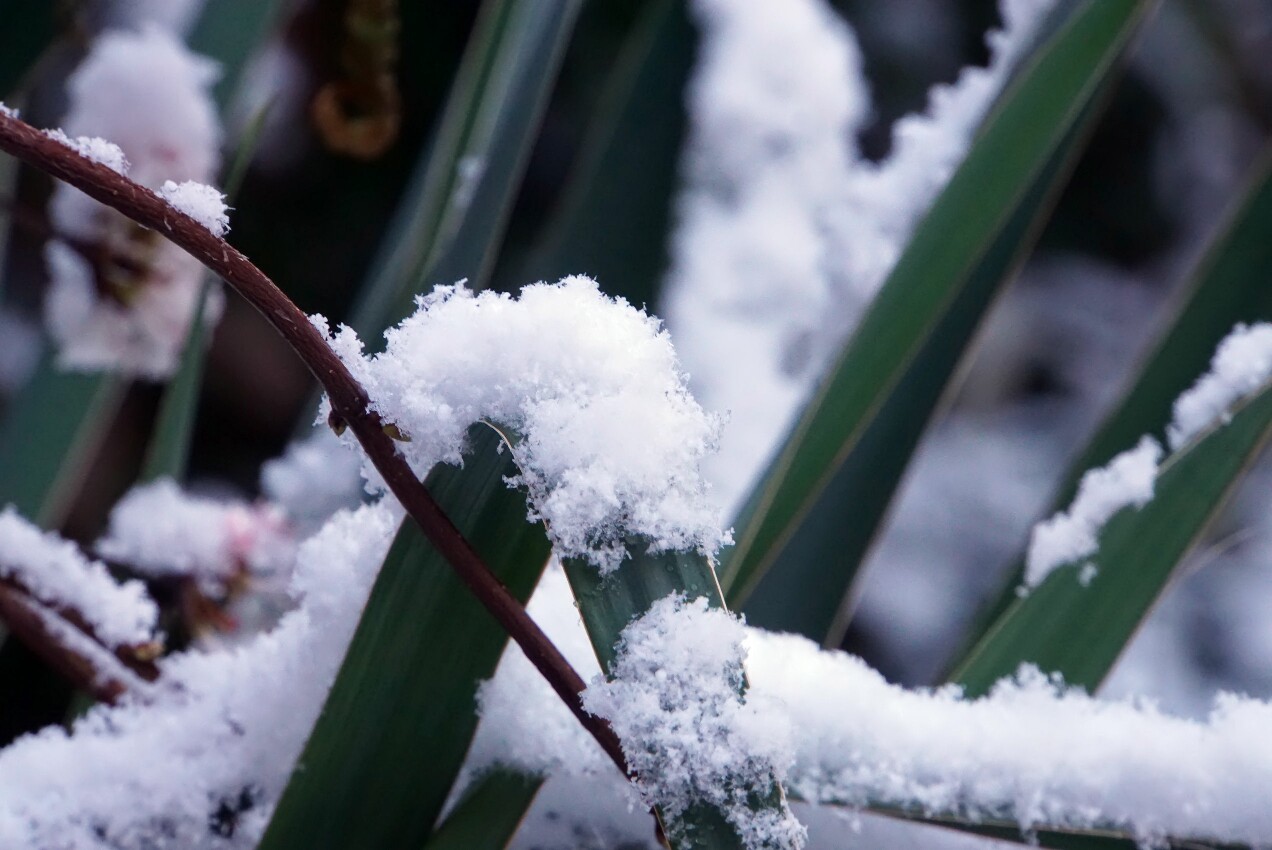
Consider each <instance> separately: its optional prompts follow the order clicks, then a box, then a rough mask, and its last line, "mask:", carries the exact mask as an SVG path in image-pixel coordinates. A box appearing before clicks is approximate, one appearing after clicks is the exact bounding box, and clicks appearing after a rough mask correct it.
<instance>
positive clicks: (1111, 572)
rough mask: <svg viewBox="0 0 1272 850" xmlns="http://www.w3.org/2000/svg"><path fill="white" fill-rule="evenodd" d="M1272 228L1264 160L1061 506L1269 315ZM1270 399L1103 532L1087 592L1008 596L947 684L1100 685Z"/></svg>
mask: <svg viewBox="0 0 1272 850" xmlns="http://www.w3.org/2000/svg"><path fill="white" fill-rule="evenodd" d="M1269 227H1272V177H1270V175H1269V161H1267V160H1265V161H1264V162H1263V163H1262V164H1261V165H1260V166H1259V172H1258V177H1257V179H1256V180H1255V183H1254V189H1253V191H1252V192H1250V193H1249V194H1248V195H1247V196H1246V197H1245V198H1244V199H1243V201H1242V202H1241V203H1240V204H1239V205H1238V208H1237V212H1236V213H1235V215H1234V216H1233V217H1232V218H1231V219H1229V224H1228V226H1227V227H1225V228H1224V229H1223V230H1222V232H1221V234H1220V237H1219V238H1218V239H1217V240H1216V241H1215V243H1214V245H1213V247H1212V248H1211V249H1210V250H1209V251H1208V252H1207V256H1206V258H1205V259H1204V260H1203V262H1202V264H1201V265H1200V267H1199V269H1198V272H1197V275H1196V277H1195V279H1194V282H1193V284H1192V285H1191V286H1190V287H1189V288H1188V290H1187V294H1186V295H1185V297H1184V301H1183V303H1182V304H1181V309H1180V312H1179V314H1178V316H1177V318H1176V320H1175V322H1174V324H1173V326H1172V327H1171V328H1170V330H1169V331H1168V332H1167V333H1166V334H1165V336H1164V337H1163V338H1162V341H1161V342H1160V343H1159V345H1158V347H1157V349H1156V351H1155V353H1154V354H1153V356H1152V357H1151V358H1150V359H1149V361H1148V364H1147V366H1146V367H1145V369H1144V370H1143V371H1142V373H1141V375H1140V377H1139V379H1138V380H1137V381H1136V383H1135V385H1134V386H1133V387H1132V388H1131V390H1130V391H1129V392H1128V393H1127V395H1126V396H1125V398H1124V400H1123V402H1122V403H1121V404H1119V405H1118V407H1117V408H1116V410H1115V411H1114V413H1113V414H1111V415H1110V417H1109V418H1108V420H1106V422H1105V424H1104V425H1103V426H1102V427H1101V429H1100V431H1099V432H1098V433H1097V435H1096V436H1095V438H1094V439H1093V440H1092V441H1091V443H1090V445H1089V446H1088V447H1087V449H1086V450H1085V451H1084V452H1083V453H1082V456H1081V458H1080V459H1079V462H1078V464H1076V465H1075V466H1074V467H1073V469H1072V470H1071V472H1070V474H1069V476H1068V479H1067V481H1066V483H1065V486H1064V488H1063V491H1062V494H1061V497H1060V498H1059V499H1057V505H1058V506H1063V505H1065V504H1067V503H1068V502H1069V501H1070V500H1071V499H1072V495H1073V493H1074V491H1075V489H1076V481H1077V480H1078V478H1079V477H1080V475H1081V472H1082V471H1084V470H1085V469H1087V468H1088V467H1091V466H1099V465H1103V464H1104V463H1106V462H1107V461H1108V460H1109V459H1110V458H1111V457H1112V456H1113V455H1114V454H1116V453H1117V452H1118V451H1120V450H1122V449H1126V448H1129V447H1130V446H1131V445H1132V444H1133V443H1134V441H1135V440H1136V439H1137V438H1138V436H1139V434H1141V433H1145V432H1148V433H1160V431H1161V430H1162V428H1163V425H1164V423H1165V422H1166V421H1167V420H1168V419H1169V418H1170V409H1171V405H1172V403H1173V402H1174V399H1175V398H1176V397H1177V396H1178V395H1179V393H1181V392H1182V391H1183V390H1185V389H1187V388H1188V386H1189V385H1191V383H1192V382H1193V381H1194V380H1195V379H1196V377H1197V375H1198V374H1200V373H1202V372H1203V371H1204V370H1205V368H1206V365H1207V363H1208V362H1209V360H1210V357H1211V355H1212V354H1213V351H1214V348H1215V346H1216V345H1217V344H1218V342H1219V340H1220V339H1222V338H1223V336H1225V335H1226V334H1227V332H1228V331H1229V330H1231V328H1232V325H1233V324H1235V323H1236V322H1238V321H1250V320H1255V319H1260V318H1272V296H1269V293H1268V292H1267V287H1266V281H1267V280H1268V279H1269V277H1270V276H1272V245H1269V244H1268V240H1267V236H1266V234H1267V232H1268V228H1269ZM1268 396H1269V393H1268V392H1267V391H1266V390H1265V391H1264V392H1263V393H1261V394H1259V395H1258V396H1255V397H1254V398H1252V399H1250V400H1248V401H1247V402H1245V403H1244V405H1243V407H1242V409H1241V410H1240V412H1238V413H1236V414H1235V415H1234V416H1233V419H1232V421H1231V423H1230V424H1229V425H1228V426H1226V427H1221V428H1218V429H1217V430H1214V431H1211V432H1210V433H1209V434H1207V435H1205V436H1204V437H1203V438H1201V439H1200V440H1198V441H1196V442H1195V443H1193V444H1192V445H1189V446H1185V447H1184V448H1183V450H1181V451H1179V452H1176V453H1175V454H1174V455H1172V456H1171V457H1170V458H1169V459H1168V460H1167V461H1166V463H1165V464H1164V466H1163V471H1162V473H1161V475H1160V477H1159V480H1158V483H1157V489H1156V494H1155V495H1154V498H1153V501H1152V502H1150V503H1149V504H1148V505H1147V506H1146V507H1145V508H1144V509H1143V510H1141V511H1123V512H1122V513H1121V514H1119V515H1117V516H1116V517H1114V518H1113V520H1112V521H1111V522H1110V523H1109V524H1108V526H1107V527H1106V529H1105V531H1104V534H1103V535H1102V537H1101V540H1100V552H1099V554H1098V555H1097V557H1096V559H1095V563H1096V564H1097V565H1098V566H1099V568H1100V573H1099V575H1098V577H1097V578H1096V580H1095V581H1094V582H1093V583H1092V584H1091V586H1090V587H1087V588H1082V587H1081V586H1080V585H1078V584H1077V582H1076V581H1075V580H1074V577H1073V570H1071V569H1064V570H1060V571H1058V572H1057V573H1056V574H1053V575H1052V576H1051V577H1050V578H1049V579H1048V580H1047V581H1046V582H1045V583H1044V584H1043V585H1042V586H1041V587H1039V588H1037V589H1036V590H1034V592H1033V593H1031V594H1030V595H1029V596H1028V597H1027V598H1025V599H1019V598H1016V597H1015V594H1014V592H1013V594H1012V596H1011V598H1010V601H1007V602H1006V603H1005V604H1002V606H1001V613H1000V614H999V616H998V617H996V618H995V619H994V621H993V622H992V624H991V625H990V626H989V627H988V628H987V629H986V630H985V631H984V633H983V634H982V635H981V636H980V639H979V640H978V641H977V643H976V644H975V645H974V646H973V647H972V649H971V650H970V652H969V653H968V654H967V655H966V656H965V657H964V658H963V659H962V661H961V662H960V663H959V664H958V665H957V666H956V668H955V670H954V672H953V673H952V676H951V678H952V679H953V680H954V681H957V682H961V683H962V684H963V685H964V686H965V687H966V688H967V689H968V691H969V693H972V694H976V693H983V692H985V690H986V689H988V687H989V686H990V685H992V683H993V682H994V681H995V680H997V679H998V678H1000V677H1001V676H1004V675H1009V674H1011V673H1013V672H1015V670H1016V669H1017V667H1019V665H1020V664H1021V663H1022V662H1025V661H1029V662H1033V663H1036V664H1038V665H1039V666H1040V667H1042V668H1043V669H1044V670H1048V671H1055V672H1058V673H1061V674H1062V675H1063V676H1064V678H1065V680H1066V681H1067V682H1070V683H1072V684H1077V685H1082V686H1084V687H1086V688H1088V689H1091V690H1094V689H1095V688H1097V687H1099V685H1100V683H1101V682H1102V681H1103V680H1104V677H1105V676H1106V675H1107V674H1108V672H1109V669H1110V668H1111V667H1112V665H1113V663H1114V662H1115V661H1116V660H1117V657H1118V655H1119V654H1120V653H1121V651H1122V649H1123V647H1124V646H1125V644H1126V643H1127V642H1128V641H1129V640H1130V638H1131V637H1132V636H1133V634H1134V632H1135V629H1136V627H1137V626H1138V625H1139V623H1140V621H1141V620H1142V618H1143V617H1144V616H1145V615H1146V614H1147V611H1148V609H1149V608H1150V607H1151V606H1152V604H1153V602H1154V601H1155V600H1156V599H1157V598H1158V597H1159V596H1160V595H1161V593H1162V592H1163V591H1164V589H1165V587H1166V585H1167V583H1168V582H1169V580H1170V578H1171V576H1172V574H1173V573H1174V570H1175V567H1176V566H1177V565H1178V563H1179V561H1180V560H1181V559H1182V558H1183V557H1184V556H1185V555H1186V554H1187V552H1188V550H1189V549H1190V548H1191V546H1192V544H1193V543H1194V542H1195V541H1196V540H1197V539H1198V538H1199V537H1200V535H1201V534H1202V533H1203V532H1204V530H1205V527H1206V525H1207V524H1208V523H1209V521H1210V520H1211V518H1212V517H1213V516H1214V515H1215V514H1216V513H1217V512H1218V510H1219V508H1220V507H1221V505H1222V503H1223V501H1224V499H1225V497H1226V496H1227V494H1228V493H1229V492H1230V490H1231V488H1232V487H1233V486H1234V485H1235V484H1236V481H1237V479H1238V478H1239V477H1240V475H1241V473H1242V472H1243V471H1244V469H1245V467H1246V465H1247V464H1248V463H1249V462H1250V460H1251V458H1252V457H1253V456H1254V454H1255V453H1256V452H1257V450H1258V449H1259V447H1260V446H1261V445H1262V443H1263V441H1264V440H1266V439H1267V436H1268V433H1269V431H1268V429H1269V427H1270V425H1272V401H1269V399H1268ZM1128 535H1129V536H1128ZM1134 535H1143V536H1142V537H1141V538H1139V539H1136V538H1135V536H1134ZM1021 569H1022V570H1023V568H1021ZM1020 574H1022V573H1017V576H1019V575H1020ZM1016 583H1017V584H1018V583H1019V578H1018V577H1017V579H1016ZM1013 588H1014V585H1013Z"/></svg>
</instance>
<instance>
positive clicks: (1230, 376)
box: [1166, 322, 1272, 449]
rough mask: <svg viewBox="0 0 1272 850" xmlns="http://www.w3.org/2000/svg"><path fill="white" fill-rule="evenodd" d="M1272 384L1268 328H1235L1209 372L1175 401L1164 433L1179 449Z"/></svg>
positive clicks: (1271, 341)
mask: <svg viewBox="0 0 1272 850" xmlns="http://www.w3.org/2000/svg"><path fill="white" fill-rule="evenodd" d="M1269 380H1272V324H1268V323H1266V322H1260V323H1259V324H1256V325H1237V326H1236V328H1234V329H1233V331H1232V333H1230V334H1228V336H1227V337H1225V338H1224V340H1223V342H1221V343H1219V347H1218V349H1216V350H1215V356H1214V359H1213V360H1211V361H1210V371H1209V372H1207V373H1206V374H1205V375H1203V376H1202V377H1200V378H1198V379H1197V382H1196V383H1195V384H1193V386H1192V388H1191V389H1189V390H1188V391H1187V392H1185V393H1184V394H1183V395H1181V396H1180V397H1179V398H1178V399H1176V400H1175V410H1174V419H1173V420H1172V422H1171V424H1170V427H1169V428H1167V429H1166V436H1167V439H1168V440H1169V441H1170V447H1171V448H1172V449H1179V448H1181V447H1182V446H1183V445H1184V444H1185V443H1187V442H1189V441H1190V440H1192V439H1193V438H1194V437H1196V436H1197V435H1199V434H1200V433H1201V432H1203V431H1205V430H1206V429H1208V428H1210V427H1211V426H1213V425H1219V424H1222V423H1225V422H1227V421H1228V417H1229V416H1230V415H1231V408H1232V406H1233V404H1235V403H1236V402H1238V401H1240V400H1241V399H1242V398H1244V397H1245V396H1247V395H1249V394H1251V393H1253V392H1255V391H1256V390H1258V389H1259V388H1260V387H1262V386H1263V385H1264V384H1266V383H1268V381H1269Z"/></svg>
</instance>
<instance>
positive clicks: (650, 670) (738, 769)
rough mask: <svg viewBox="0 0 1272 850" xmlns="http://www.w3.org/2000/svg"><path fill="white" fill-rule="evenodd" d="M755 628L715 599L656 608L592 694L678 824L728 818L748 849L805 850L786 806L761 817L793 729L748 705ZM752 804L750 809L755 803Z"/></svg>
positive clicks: (589, 705) (645, 785)
mask: <svg viewBox="0 0 1272 850" xmlns="http://www.w3.org/2000/svg"><path fill="white" fill-rule="evenodd" d="M745 632H746V629H745V627H744V626H743V625H742V622H741V621H740V620H739V619H737V618H736V617H734V616H733V615H731V614H729V613H728V612H727V611H723V610H720V609H712V608H709V607H708V605H707V600H706V599H705V598H701V597H700V598H698V599H695V600H692V601H685V600H684V599H683V598H681V597H677V596H671V597H667V598H665V599H661V600H659V601H658V602H655V603H654V604H653V606H652V607H651V608H650V609H649V611H647V612H646V613H645V614H644V615H642V616H641V617H640V618H639V619H637V620H636V621H634V622H632V623H631V624H629V625H628V626H627V628H625V629H624V630H623V636H622V640H621V642H620V644H619V646H618V648H617V650H618V652H617V657H616V658H615V660H614V664H613V667H612V669H611V670H610V674H611V677H612V678H611V679H610V680H608V681H606V680H603V679H598V680H596V681H594V682H593V683H592V684H591V685H590V686H589V687H588V689H587V691H586V692H585V693H584V695H583V705H584V707H585V708H586V709H587V710H588V711H589V712H591V713H593V714H596V715H599V716H601V717H604V718H606V719H608V720H609V721H610V724H611V725H612V726H613V727H614V731H615V732H617V733H618V736H619V738H620V739H621V740H622V742H623V753H624V754H625V755H626V756H627V763H628V764H629V765H630V766H631V768H632V770H633V771H634V772H635V774H636V776H637V779H636V784H637V786H638V787H639V788H640V790H641V793H642V795H643V796H644V797H645V799H646V801H647V802H648V803H650V804H651V805H657V806H658V807H659V808H660V810H661V811H662V812H663V813H664V814H666V815H667V817H668V818H669V820H670V821H672V822H673V823H672V824H670V826H671V827H672V828H673V836H672V837H673V838H674V837H675V834H674V821H676V820H677V819H678V818H680V817H681V816H682V815H684V813H685V812H686V811H688V810H689V809H690V808H691V807H693V806H695V805H698V804H701V803H706V804H708V805H710V806H712V807H713V808H716V809H719V810H721V811H722V812H723V813H724V815H725V817H726V818H727V819H728V821H729V823H730V824H732V825H733V827H734V828H735V829H736V830H737V831H738V834H739V835H740V836H741V837H742V839H743V843H744V844H745V846H746V847H748V848H753V850H754V848H785V847H791V848H795V847H801V846H803V843H804V829H803V827H802V826H800V825H799V822H798V821H796V820H795V819H794V816H793V815H792V814H791V812H790V809H789V808H788V807H787V806H786V802H785V800H782V801H780V809H770V808H767V807H765V808H760V809H759V810H758V811H756V810H755V809H754V808H753V807H754V806H755V801H754V796H753V795H754V794H756V793H758V794H761V795H766V794H769V793H773V792H775V791H777V784H776V783H779V782H781V781H782V779H783V774H784V773H785V770H786V768H787V767H788V761H789V756H788V754H789V752H790V750H791V742H790V737H789V736H790V734H791V730H790V729H789V727H787V726H786V725H785V724H782V723H775V722H773V721H774V720H775V719H777V718H776V717H775V716H774V715H773V714H772V712H764V711H762V710H761V709H760V708H758V707H757V705H756V701H755V700H752V699H746V698H743V696H742V693H743V687H744V673H743V669H742V661H743V658H744V656H745V652H744V650H743V648H742V641H743V638H744V636H745ZM748 800H749V801H750V803H749V804H748Z"/></svg>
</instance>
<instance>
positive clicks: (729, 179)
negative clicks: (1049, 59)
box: [662, 0, 1053, 510]
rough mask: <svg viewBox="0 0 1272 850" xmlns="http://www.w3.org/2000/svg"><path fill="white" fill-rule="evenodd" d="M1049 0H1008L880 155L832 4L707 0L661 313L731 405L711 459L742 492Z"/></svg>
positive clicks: (700, 383)
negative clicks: (970, 63) (865, 148)
mask: <svg viewBox="0 0 1272 850" xmlns="http://www.w3.org/2000/svg"><path fill="white" fill-rule="evenodd" d="M1052 6H1053V2H1052V0H1007V2H1005V3H1004V4H1003V16H1004V22H1005V29H1004V30H1003V31H1002V32H998V33H991V34H990V36H989V38H988V41H989V45H990V49H991V53H992V57H991V63H990V65H989V67H988V68H984V69H978V68H972V69H967V70H965V71H964V72H963V74H962V75H961V77H960V78H959V80H958V82H957V83H955V84H954V85H953V86H938V87H937V88H935V89H934V90H933V91H932V93H931V95H930V98H929V104H928V108H927V110H926V112H925V113H924V114H923V115H921V116H911V117H908V118H905V119H903V120H902V121H900V122H898V124H897V125H896V128H895V140H894V152H893V154H892V156H891V157H890V158H889V159H888V160H886V161H885V162H883V163H881V164H879V165H875V164H873V163H871V162H869V161H867V160H866V159H864V158H863V157H862V156H861V154H860V152H859V151H858V150H857V148H856V145H855V142H854V140H855V138H856V136H857V134H858V132H859V131H860V130H861V129H862V128H863V127H864V125H865V124H866V122H867V121H868V120H869V118H870V116H871V103H870V97H869V93H868V90H867V85H866V82H865V80H864V77H863V74H862V60H861V55H860V51H859V50H858V47H857V44H856V41H855V38H854V36H853V33H852V31H851V30H850V29H849V27H848V26H847V24H846V23H845V22H844V21H843V20H842V19H841V18H840V17H839V16H838V14H837V13H836V12H835V11H834V10H833V9H831V8H830V6H829V5H828V4H827V3H826V2H824V0H698V2H696V3H694V4H693V10H694V12H695V15H696V17H697V19H698V22H699V25H700V29H701V31H702V37H703V38H702V48H701V51H700V54H699V61H698V68H697V71H696V72H695V75H694V78H693V80H692V83H691V88H690V93H689V114H690V139H689V144H688V148H687V150H686V153H685V155H684V161H683V166H682V168H683V173H684V179H685V184H686V185H685V188H684V189H683V190H682V193H681V195H680V198H679V199H678V201H677V217H678V228H677V232H676V234H675V237H674V239H673V244H672V257H673V263H672V269H671V271H670V273H669V277H668V280H667V284H666V293H667V294H666V296H665V303H664V305H663V307H662V312H663V313H664V315H666V317H667V322H668V325H669V326H670V328H671V329H672V332H673V334H674V335H675V338H676V340H677V345H678V347H679V350H680V354H681V358H682V360H683V362H684V364H685V368H686V371H688V372H689V374H690V375H692V376H693V380H692V388H693V390H694V393H695V395H696V396H697V397H698V398H699V399H700V400H701V401H702V403H703V406H704V407H706V408H707V409H708V410H717V411H729V412H730V413H731V415H732V417H731V421H730V423H729V425H728V427H726V429H725V431H724V433H723V436H722V439H721V450H720V452H719V454H718V455H716V456H715V457H713V458H711V459H710V460H709V461H708V462H707V465H706V474H707V477H708V479H709V480H710V481H712V483H713V484H715V485H716V488H717V492H718V496H717V501H718V503H719V504H720V506H721V507H722V508H724V509H726V510H729V509H734V508H736V507H737V506H738V504H739V503H740V502H741V501H742V499H743V497H744V496H745V494H746V490H747V488H748V486H749V484H750V482H751V481H752V480H753V479H754V477H755V475H756V474H757V473H758V472H759V471H760V470H761V469H762V468H763V465H764V463H765V461H766V459H767V458H768V456H769V455H770V454H771V452H772V451H773V449H774V447H775V443H776V442H777V440H778V439H780V438H781V436H782V435H783V433H784V432H785V431H786V429H787V428H788V427H789V425H790V423H791V420H792V417H793V416H794V415H795V413H796V412H797V409H798V407H799V406H800V404H801V402H802V401H803V400H804V399H805V398H806V397H807V396H808V394H809V393H810V391H811V389H812V387H813V385H814V384H815V383H816V382H817V380H818V379H819V378H820V377H821V376H822V374H823V373H824V371H825V369H826V368H827V366H828V365H829V363H830V361H831V360H832V359H833V357H834V356H835V354H836V352H837V351H838V350H839V349H840V347H841V345H842V343H843V340H844V339H845V338H846V337H847V336H848V334H849V333H850V332H851V330H852V329H853V327H854V326H855V324H856V322H857V320H858V319H859V318H860V316H861V315H862V313H863V311H864V309H865V307H866V305H867V304H868V303H869V301H870V300H871V299H872V298H873V296H874V294H875V292H876V291H877V290H878V288H879V286H880V285H881V284H882V283H883V281H884V279H885V278H886V277H887V274H888V272H889V271H890V270H891V268H892V265H893V263H894V262H895V261H896V259H897V257H898V255H899V253H900V250H901V246H902V245H904V243H905V241H906V240H907V239H908V237H909V234H910V232H911V231H912V230H913V227H914V225H915V224H916V223H917V222H918V220H919V219H920V218H921V216H922V215H923V214H924V212H925V211H926V210H927V208H928V207H929V206H930V204H931V202H932V200H933V199H934V198H935V197H936V195H937V193H938V192H939V191H940V189H941V188H942V187H943V185H944V183H945V182H946V180H947V179H948V177H949V175H950V174H951V173H952V172H953V171H954V169H955V168H956V167H957V165H958V163H959V162H960V161H961V159H962V157H963V154H964V152H965V151H966V149H967V146H968V144H969V143H970V141H971V139H972V136H973V135H974V133H975V130H976V128H977V127H978V126H979V123H980V121H981V119H982V117H983V116H984V114H985V113H986V111H987V110H988V109H989V106H990V105H991V104H992V102H993V100H994V98H995V97H996V96H997V94H998V92H999V91H1000V90H1001V88H1002V86H1003V84H1004V82H1005V80H1006V79H1007V77H1008V75H1009V72H1010V70H1011V69H1012V67H1013V66H1014V64H1015V63H1016V61H1017V60H1018V58H1019V56H1020V54H1021V51H1022V50H1023V49H1024V48H1025V47H1026V46H1027V45H1028V44H1029V43H1030V40H1031V39H1032V37H1033V35H1034V33H1035V32H1036V30H1037V28H1038V26H1039V24H1040V22H1041V20H1042V19H1043V17H1044V16H1045V15H1046V14H1047V12H1048V11H1049V10H1050V9H1051V7H1052Z"/></svg>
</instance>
